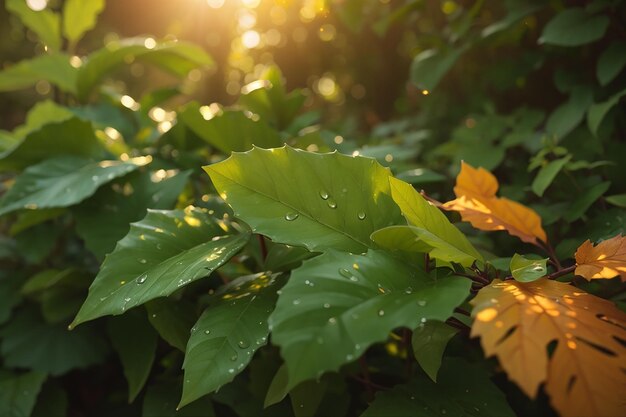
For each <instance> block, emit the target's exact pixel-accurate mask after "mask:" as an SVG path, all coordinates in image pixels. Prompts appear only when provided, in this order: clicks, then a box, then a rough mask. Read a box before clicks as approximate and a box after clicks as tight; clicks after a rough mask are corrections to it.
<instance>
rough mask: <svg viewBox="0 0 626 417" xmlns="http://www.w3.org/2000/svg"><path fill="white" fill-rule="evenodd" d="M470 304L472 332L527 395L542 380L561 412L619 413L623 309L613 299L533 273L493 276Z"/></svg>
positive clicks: (623, 388)
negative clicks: (528, 278) (520, 277)
mask: <svg viewBox="0 0 626 417" xmlns="http://www.w3.org/2000/svg"><path fill="white" fill-rule="evenodd" d="M472 304H473V305H474V309H473V311H472V316H473V317H474V318H475V320H474V323H473V325H472V333H471V335H472V336H474V337H475V336H480V337H481V345H482V347H483V349H484V351H485V355H486V356H491V355H496V356H497V357H498V359H499V361H500V364H501V365H502V367H503V368H504V370H505V371H506V373H507V374H508V376H509V378H510V379H511V380H513V381H515V382H516V383H517V384H518V385H519V386H520V388H521V389H522V390H523V391H524V392H525V393H526V394H528V395H529V396H530V397H532V398H534V397H535V396H536V394H537V390H538V388H539V385H540V384H541V383H543V382H545V383H546V392H547V393H548V395H550V398H551V402H552V405H553V406H554V408H555V409H556V410H557V411H558V412H559V413H560V414H561V415H563V416H566V417H567V416H624V415H626V396H625V395H624V394H625V393H626V373H625V371H626V369H625V367H626V314H625V313H623V312H622V311H620V310H619V309H617V308H616V307H615V306H614V305H613V303H611V302H609V301H607V300H604V299H602V298H599V297H596V296H594V295H591V294H588V293H586V292H583V291H581V290H579V289H578V288H575V287H573V286H571V285H569V284H565V283H562V282H557V281H551V280H548V279H540V280H537V281H534V282H530V283H522V282H517V281H500V280H495V281H493V282H492V283H491V284H490V285H489V286H487V287H484V288H483V289H482V290H480V292H479V293H478V295H477V296H476V298H474V299H473V300H472ZM553 341H556V342H557V344H556V347H555V349H554V351H553V352H552V354H551V355H549V353H548V345H549V344H550V343H551V342H553Z"/></svg>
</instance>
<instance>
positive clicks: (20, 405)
mask: <svg viewBox="0 0 626 417" xmlns="http://www.w3.org/2000/svg"><path fill="white" fill-rule="evenodd" d="M46 378H47V376H46V374H44V373H41V372H29V373H25V374H21V375H14V374H12V373H9V372H6V371H4V370H2V371H0V415H1V416H3V417H28V416H30V414H31V412H32V411H33V408H34V407H35V401H36V400H37V395H39V391H40V390H41V386H42V385H43V383H44V381H45V380H46Z"/></svg>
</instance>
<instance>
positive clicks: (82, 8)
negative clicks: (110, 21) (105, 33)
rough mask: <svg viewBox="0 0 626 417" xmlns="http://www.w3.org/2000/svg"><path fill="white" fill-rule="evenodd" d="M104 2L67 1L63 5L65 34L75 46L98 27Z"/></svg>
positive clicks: (89, 0)
mask: <svg viewBox="0 0 626 417" xmlns="http://www.w3.org/2000/svg"><path fill="white" fill-rule="evenodd" d="M102 9H104V0H67V1H66V2H65V3H64V4H63V34H64V35H65V37H66V38H67V39H68V40H69V41H70V44H72V45H74V44H76V42H78V41H79V40H80V38H82V37H83V34H84V33H85V32H87V31H89V30H91V29H93V27H94V26H95V25H96V19H97V18H98V15H99V14H100V12H101V11H102Z"/></svg>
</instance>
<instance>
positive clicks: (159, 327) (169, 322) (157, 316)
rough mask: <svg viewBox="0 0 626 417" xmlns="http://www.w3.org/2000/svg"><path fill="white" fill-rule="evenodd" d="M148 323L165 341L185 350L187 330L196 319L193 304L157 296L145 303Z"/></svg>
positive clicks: (182, 350) (187, 337) (187, 338)
mask: <svg viewBox="0 0 626 417" xmlns="http://www.w3.org/2000/svg"><path fill="white" fill-rule="evenodd" d="M146 310H148V319H149V320H150V324H152V326H153V327H154V328H155V329H156V331H157V332H159V335H160V336H161V337H162V338H163V339H165V341H166V342H167V343H169V344H170V345H172V346H174V347H175V348H177V349H179V350H180V351H181V352H184V351H185V347H186V346H187V340H189V331H190V330H191V327H192V326H193V324H194V323H195V322H196V320H197V316H196V313H195V308H194V306H193V304H191V303H189V302H187V301H184V300H171V299H169V298H157V299H156V300H152V301H150V302H148V303H146Z"/></svg>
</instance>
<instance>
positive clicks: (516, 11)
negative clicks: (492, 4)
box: [481, 1, 542, 38]
mask: <svg viewBox="0 0 626 417" xmlns="http://www.w3.org/2000/svg"><path fill="white" fill-rule="evenodd" d="M507 6H508V7H507V8H508V9H509V10H508V13H507V15H506V16H505V17H504V18H503V19H502V20H499V21H497V22H495V23H492V24H491V25H489V26H487V27H486V28H484V29H483V30H482V32H481V36H482V37H483V38H487V37H489V36H491V35H494V34H497V33H500V32H502V31H504V30H507V29H509V28H510V27H511V26H513V25H514V24H516V23H517V22H519V21H520V20H522V18H524V17H526V16H528V15H529V14H531V13H534V12H536V11H537V10H539V9H541V8H542V5H539V4H528V3H526V2H523V1H519V2H518V1H514V2H509V3H507Z"/></svg>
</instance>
